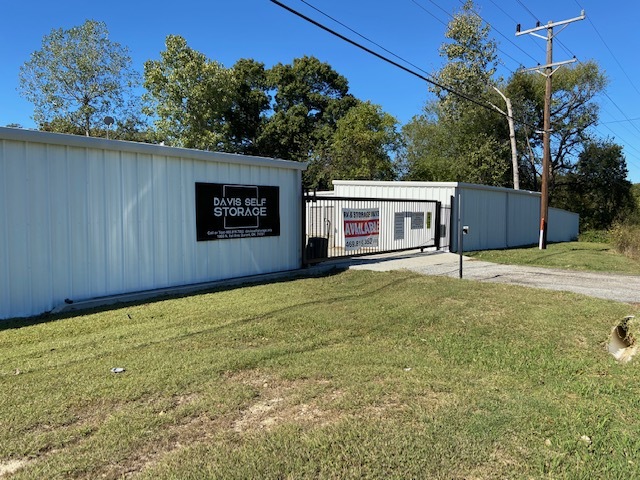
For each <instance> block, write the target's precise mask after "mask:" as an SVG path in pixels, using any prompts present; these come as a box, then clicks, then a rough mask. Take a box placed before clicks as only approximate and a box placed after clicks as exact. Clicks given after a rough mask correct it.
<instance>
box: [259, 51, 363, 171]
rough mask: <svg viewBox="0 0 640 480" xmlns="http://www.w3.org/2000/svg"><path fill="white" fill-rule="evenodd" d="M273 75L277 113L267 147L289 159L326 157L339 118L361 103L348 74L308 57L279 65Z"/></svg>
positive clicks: (270, 124) (272, 153)
mask: <svg viewBox="0 0 640 480" xmlns="http://www.w3.org/2000/svg"><path fill="white" fill-rule="evenodd" d="M268 79H269V86H270V88H271V89H272V90H273V91H274V92H275V95H274V104H273V115H272V116H271V117H270V119H269V122H268V124H267V125H266V126H265V129H264V131H263V134H262V136H261V139H260V140H261V148H262V151H263V152H265V153H266V154H268V155H270V156H274V157H278V158H284V159H287V160H297V161H308V160H310V159H312V160H313V159H318V158H322V157H323V151H324V152H326V151H328V148H329V144H330V142H331V138H332V136H333V132H334V131H335V129H336V125H337V122H338V120H339V119H340V118H341V117H343V116H344V115H345V114H346V112H347V111H348V110H349V109H350V108H351V107H353V106H354V105H356V104H357V103H358V100H356V98H355V97H353V96H352V95H350V94H349V83H348V82H347V79H346V78H345V77H343V76H342V75H340V74H339V73H338V72H336V71H335V70H334V69H333V68H331V66H330V65H329V64H328V63H323V62H321V61H320V60H318V59H317V58H315V57H306V56H305V57H302V58H296V59H294V60H293V63H292V64H282V63H279V64H277V65H275V66H274V67H273V68H271V70H270V71H269V73H268Z"/></svg>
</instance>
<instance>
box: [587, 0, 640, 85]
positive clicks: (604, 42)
mask: <svg viewBox="0 0 640 480" xmlns="http://www.w3.org/2000/svg"><path fill="white" fill-rule="evenodd" d="M575 2H576V4H577V5H578V7H580V8H582V6H581V5H580V3H579V2H578V0H575ZM583 10H584V9H583ZM587 20H589V24H590V25H591V26H592V27H593V30H594V31H595V32H596V35H598V38H600V41H601V42H602V44H603V45H604V46H605V48H606V49H607V50H608V51H609V53H610V54H611V56H612V57H613V60H614V61H615V62H616V63H617V64H618V67H620V70H622V73H623V74H624V76H625V77H627V80H628V81H629V83H630V84H631V86H632V87H633V89H634V90H635V91H636V93H638V95H640V90H639V89H638V87H637V86H636V84H635V83H634V82H633V80H632V79H631V77H630V76H629V74H627V71H626V70H625V69H624V67H623V66H622V63H620V61H619V60H618V57H616V54H615V53H614V52H613V50H611V48H609V45H608V44H607V42H606V41H605V39H604V37H603V36H602V35H601V34H600V32H599V31H598V29H597V28H596V25H595V24H594V23H593V22H592V21H591V18H588V19H587Z"/></svg>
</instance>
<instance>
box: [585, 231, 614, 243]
mask: <svg viewBox="0 0 640 480" xmlns="http://www.w3.org/2000/svg"><path fill="white" fill-rule="evenodd" d="M578 241H580V242H593V243H611V235H610V234H609V231H608V230H586V231H584V232H581V233H580V235H579V237H578Z"/></svg>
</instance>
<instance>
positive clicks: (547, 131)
mask: <svg viewBox="0 0 640 480" xmlns="http://www.w3.org/2000/svg"><path fill="white" fill-rule="evenodd" d="M584 19H585V14H584V10H582V12H581V14H580V16H579V17H575V18H570V19H569V20H562V21H560V22H552V21H549V23H547V24H546V25H540V22H538V25H536V27H535V28H531V29H529V30H525V31H523V32H522V31H520V24H518V25H517V26H516V36H520V35H525V34H531V35H533V36H535V37H538V38H542V39H543V40H546V41H547V64H546V65H541V66H538V67H534V68H528V69H526V70H524V71H536V72H538V73H540V74H542V75H544V76H545V77H546V83H545V94H544V127H543V132H542V135H543V136H542V149H543V153H542V182H541V183H542V193H541V198H540V239H539V241H538V247H539V248H540V250H544V249H546V248H547V227H548V220H549V173H550V172H549V170H550V168H551V94H552V85H551V78H552V77H553V74H554V73H555V72H556V70H558V68H560V66H561V65H565V64H567V63H572V62H575V61H576V59H575V58H574V59H572V60H567V61H564V62H557V63H553V38H554V37H555V35H557V34H558V33H560V32H561V31H562V30H564V29H565V28H566V27H567V25H568V24H570V23H573V22H576V21H578V20H584ZM558 26H562V28H561V29H560V31H559V32H557V33H556V34H555V35H554V33H553V28H554V27H558ZM544 29H546V30H547V35H546V37H545V36H543V35H540V34H538V33H536V32H538V31H540V30H544Z"/></svg>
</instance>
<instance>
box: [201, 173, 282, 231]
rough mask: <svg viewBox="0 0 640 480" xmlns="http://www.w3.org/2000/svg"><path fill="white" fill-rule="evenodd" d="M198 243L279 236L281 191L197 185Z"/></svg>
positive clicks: (277, 189)
mask: <svg viewBox="0 0 640 480" xmlns="http://www.w3.org/2000/svg"><path fill="white" fill-rule="evenodd" d="M196 231H197V236H198V241H203V240H221V239H229V238H250V237H273V236H276V237H277V236H279V235H280V188H279V187H266V186H262V185H227V184H223V183H199V182H196Z"/></svg>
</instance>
